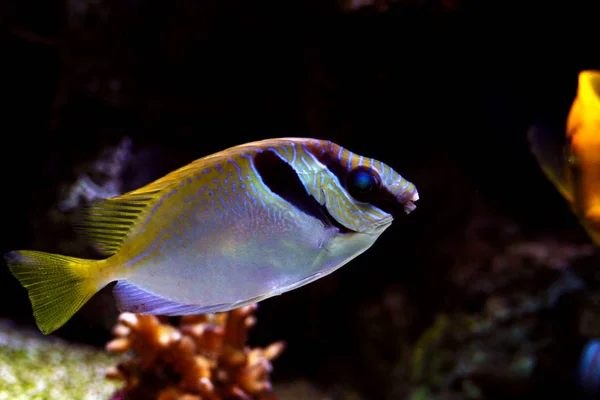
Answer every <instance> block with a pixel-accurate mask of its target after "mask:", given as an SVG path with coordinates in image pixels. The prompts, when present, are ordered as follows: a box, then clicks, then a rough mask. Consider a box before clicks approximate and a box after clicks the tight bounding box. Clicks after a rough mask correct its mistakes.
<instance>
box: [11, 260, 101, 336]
mask: <svg viewBox="0 0 600 400" xmlns="http://www.w3.org/2000/svg"><path fill="white" fill-rule="evenodd" d="M4 259H5V261H6V263H7V264H8V268H9V269H10V271H11V272H12V274H13V275H14V276H15V278H17V279H18V280H19V282H20V283H21V285H23V287H25V289H27V291H28V292H29V299H30V300H31V305H32V307H33V315H34V316H35V321H36V323H37V326H38V328H39V329H40V331H42V333H43V334H44V335H47V334H49V333H51V332H53V331H55V330H56V329H58V328H60V327H61V326H62V325H64V324H65V323H66V322H67V321H68V320H69V319H70V318H71V317H72V316H73V314H75V313H76V312H77V311H78V310H79V309H80V308H81V306H83V305H84V304H85V303H86V302H87V301H88V300H89V299H90V298H91V297H92V296H93V295H94V294H95V293H96V292H97V291H98V290H99V289H100V288H98V287H97V282H96V281H95V279H94V278H93V277H94V276H97V275H96V274H95V273H93V270H92V269H91V267H92V265H93V264H95V263H98V261H95V260H85V259H82V258H75V257H67V256H61V255H58V254H50V253H44V252H41V251H30V250H20V251H11V252H8V253H6V254H5V255H4Z"/></svg>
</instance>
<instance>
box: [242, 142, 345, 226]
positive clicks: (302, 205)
mask: <svg viewBox="0 0 600 400" xmlns="http://www.w3.org/2000/svg"><path fill="white" fill-rule="evenodd" d="M253 161H254V167H255V169H256V172H257V173H258V174H259V175H260V178H261V179H262V181H263V183H264V184H265V185H266V187H267V188H268V189H269V190H270V191H271V192H273V193H274V194H276V195H278V196H279V197H281V198H282V199H284V200H285V201H286V202H288V203H289V204H291V205H293V206H294V207H296V208H297V209H298V210H300V211H301V212H303V213H305V214H307V215H310V216H312V217H314V218H316V219H318V220H319V221H321V222H323V223H324V224H325V225H328V226H331V225H333V226H335V227H337V228H338V229H340V231H342V232H347V231H348V229H347V228H345V227H344V226H342V225H341V224H339V223H338V222H337V221H336V220H335V218H333V217H332V216H331V215H330V214H329V212H328V211H327V208H326V207H324V206H321V204H319V202H318V201H317V200H316V199H315V198H314V197H313V196H312V195H310V194H309V193H308V192H307V191H306V189H305V188H304V185H303V184H302V181H301V180H300V178H299V177H298V174H297V173H296V171H295V170H294V168H292V167H291V166H290V165H289V164H288V163H287V162H285V161H283V160H282V159H281V158H280V157H279V156H278V155H277V153H275V152H274V151H271V150H267V151H264V152H261V153H255V154H254V155H253Z"/></svg>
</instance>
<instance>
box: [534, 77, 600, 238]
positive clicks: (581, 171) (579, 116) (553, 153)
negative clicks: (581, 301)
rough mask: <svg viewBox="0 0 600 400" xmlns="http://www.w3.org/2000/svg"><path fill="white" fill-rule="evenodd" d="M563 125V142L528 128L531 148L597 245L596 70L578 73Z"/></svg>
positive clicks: (599, 130)
mask: <svg viewBox="0 0 600 400" xmlns="http://www.w3.org/2000/svg"><path fill="white" fill-rule="evenodd" d="M566 125H567V126H566V140H565V142H564V143H561V142H559V141H557V140H555V139H553V138H552V137H551V136H550V135H549V134H548V132H545V131H543V130H542V129H539V128H532V129H530V131H529V133H528V136H529V141H530V145H531V149H532V152H533V154H534V155H535V157H536V158H537V160H538V162H539V164H540V166H541V168H542V170H543V171H544V173H545V174H546V175H547V177H548V178H549V179H550V180H551V181H552V182H553V183H554V185H555V186H556V187H557V188H558V190H559V192H560V193H561V194H562V195H563V196H564V197H565V199H567V201H568V202H569V203H570V205H571V207H572V209H573V212H574V213H575V214H576V215H577V217H578V218H579V220H580V222H581V224H582V225H583V227H584V228H585V229H586V231H587V232H588V234H589V236H590V237H591V238H592V240H593V241H594V242H595V244H596V245H600V71H592V70H587V71H582V72H581V73H580V74H579V79H578V86H577V94H576V96H575V99H574V101H573V104H572V106H571V109H570V110H569V115H568V117H567V124H566Z"/></svg>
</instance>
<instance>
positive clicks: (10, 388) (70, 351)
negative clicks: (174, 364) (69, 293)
mask: <svg viewBox="0 0 600 400" xmlns="http://www.w3.org/2000/svg"><path fill="white" fill-rule="evenodd" d="M115 363H116V358H115V356H113V355H110V354H107V353H106V352H104V351H102V350H97V349H95V348H93V347H90V346H83V345H76V344H71V343H68V342H66V341H63V340H59V339H56V338H53V337H48V336H43V335H42V334H41V333H39V332H37V331H35V330H33V329H23V328H20V327H18V326H16V325H15V324H13V323H11V322H8V321H3V320H0V400H45V399H78V400H106V399H108V398H109V397H110V395H111V394H112V393H113V392H114V391H115V390H116V389H117V384H116V383H114V382H111V381H108V380H106V379H105V378H104V370H105V368H106V367H108V366H110V365H114V364H115Z"/></svg>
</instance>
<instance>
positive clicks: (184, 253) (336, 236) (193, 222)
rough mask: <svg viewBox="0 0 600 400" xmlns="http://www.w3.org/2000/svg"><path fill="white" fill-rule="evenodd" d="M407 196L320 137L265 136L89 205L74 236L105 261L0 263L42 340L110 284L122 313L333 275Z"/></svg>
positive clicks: (227, 303) (200, 310) (407, 186)
mask: <svg viewBox="0 0 600 400" xmlns="http://www.w3.org/2000/svg"><path fill="white" fill-rule="evenodd" d="M418 199H419V194H418V191H417V188H416V187H415V185H414V184H413V183H412V182H409V181H408V180H406V179H405V178H403V177H402V176H401V175H400V174H398V173H397V172H396V171H394V170H393V169H392V168H391V167H390V166H388V165H387V164H384V163H383V162H381V161H378V160H375V159H372V158H368V157H364V156H361V155H358V154H355V153H352V152H351V151H349V150H347V149H345V148H344V147H341V146H339V145H337V144H335V143H333V142H331V141H326V140H320V139H312V138H275V139H265V140H261V141H255V142H250V143H246V144H241V145H238V146H234V147H231V148H229V149H226V150H223V151H220V152H217V153H215V154H212V155H208V156H206V157H203V158H200V159H198V160H196V161H193V162H191V163H190V164H188V165H186V166H184V167H182V168H179V169H177V170H175V171H172V172H170V173H168V174H167V175H165V176H164V177H162V178H160V179H158V180H156V181H154V182H152V183H149V184H147V185H146V186H143V187H141V188H139V189H136V190H132V191H130V192H128V193H125V194H123V195H119V196H116V197H113V198H108V199H102V200H98V201H95V202H93V203H91V204H90V205H89V206H88V207H87V208H86V209H85V210H84V211H83V217H82V218H81V220H80V222H79V223H78V224H77V225H76V226H75V229H76V230H77V232H79V233H81V234H83V235H85V236H86V237H87V238H88V239H89V240H90V243H92V244H93V245H94V246H95V248H96V249H97V250H98V251H99V252H100V253H101V254H102V256H103V257H105V258H102V259H99V260H90V259H82V258H76V257H70V256H65V255H59V254H52V253H46V252H41V251H34V250H15V251H10V252H8V253H6V254H5V255H4V259H5V261H6V263H7V265H8V267H9V269H10V271H11V273H12V274H13V276H14V277H15V278H16V279H17V280H18V281H19V282H20V284H21V285H22V286H23V287H25V289H27V292H28V295H29V299H30V302H31V305H32V309H33V314H34V318H35V322H36V324H37V326H38V328H39V330H40V331H41V332H42V333H44V334H49V333H51V332H53V331H55V330H56V329H58V328H60V327H61V326H63V325H64V324H65V323H66V322H67V321H68V320H69V319H70V318H71V317H72V316H73V315H74V314H75V313H76V312H77V311H78V310H79V309H80V308H81V307H82V305H83V304H85V303H86V302H87V301H88V300H89V299H90V298H91V297H92V296H93V295H94V294H95V293H97V292H98V291H99V290H101V289H102V288H104V287H105V286H107V285H108V284H110V283H112V282H116V284H115V285H114V287H113V289H112V291H113V296H114V298H115V300H116V304H117V308H118V309H119V311H121V312H125V311H127V312H132V313H137V314H152V315H166V316H182V315H191V314H205V313H215V312H225V311H229V310H232V309H235V308H239V307H243V306H245V305H249V304H253V303H258V302H260V301H262V300H265V299H267V298H270V297H273V296H276V295H280V294H282V293H285V292H288V291H290V290H293V289H296V288H299V287H301V286H304V285H306V284H308V283H311V282H313V281H315V280H317V279H320V278H323V277H324V276H327V275H328V274H330V273H332V272H334V271H335V270H337V269H338V268H340V267H342V266H343V265H345V264H347V263H348V262H350V261H351V260H353V259H354V258H355V257H357V256H358V255H360V254H362V253H363V252H365V251H366V250H367V249H368V248H370V247H371V246H372V245H373V244H374V243H375V241H376V240H377V239H378V238H379V236H380V235H381V234H382V233H383V232H384V231H385V230H386V229H387V228H388V227H390V226H391V224H392V221H393V220H394V219H397V218H399V217H400V216H403V215H406V214H409V213H411V212H412V211H413V210H414V209H415V208H416V205H415V204H414V203H415V201H417V200H418Z"/></svg>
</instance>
